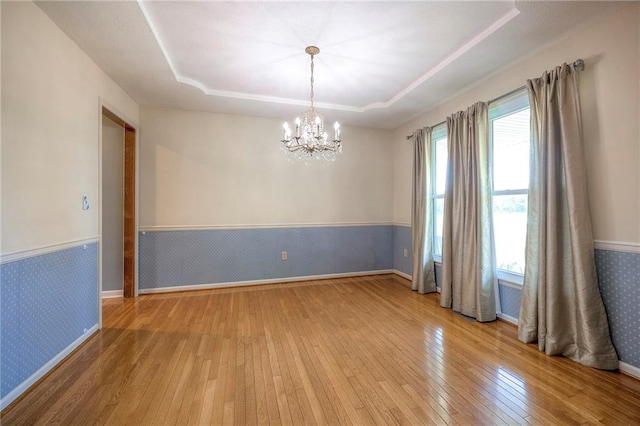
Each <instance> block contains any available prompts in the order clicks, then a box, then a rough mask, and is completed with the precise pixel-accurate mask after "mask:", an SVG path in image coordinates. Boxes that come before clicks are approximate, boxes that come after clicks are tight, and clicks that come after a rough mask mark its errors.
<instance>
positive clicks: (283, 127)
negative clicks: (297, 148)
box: [282, 121, 289, 141]
mask: <svg viewBox="0 0 640 426" xmlns="http://www.w3.org/2000/svg"><path fill="white" fill-rule="evenodd" d="M287 130H289V123H287V122H286V121H285V122H284V124H283V125H282V132H283V139H284V140H285V141H286V140H287Z"/></svg>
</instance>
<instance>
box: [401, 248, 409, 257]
mask: <svg viewBox="0 0 640 426" xmlns="http://www.w3.org/2000/svg"><path fill="white" fill-rule="evenodd" d="M402 255H403V256H404V257H409V250H407V249H404V250H402Z"/></svg>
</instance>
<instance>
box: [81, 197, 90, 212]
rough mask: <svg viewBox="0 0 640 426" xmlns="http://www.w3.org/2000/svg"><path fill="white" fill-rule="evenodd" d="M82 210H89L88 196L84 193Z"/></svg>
mask: <svg viewBox="0 0 640 426" xmlns="http://www.w3.org/2000/svg"><path fill="white" fill-rule="evenodd" d="M82 210H89V196H88V195H86V194H85V195H83V196H82Z"/></svg>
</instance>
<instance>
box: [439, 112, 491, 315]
mask: <svg viewBox="0 0 640 426" xmlns="http://www.w3.org/2000/svg"><path fill="white" fill-rule="evenodd" d="M447 131H448V136H449V143H448V147H449V148H448V152H449V166H448V168H447V184H446V185H447V186H446V191H445V197H444V229H443V247H442V284H441V291H442V293H441V295H440V305H441V306H443V307H446V308H453V310H454V311H456V312H460V313H462V314H464V315H467V316H470V317H473V318H476V319H477V320H478V321H482V322H484V321H493V320H495V319H496V300H495V291H496V290H495V287H496V267H495V259H494V253H495V249H494V243H493V230H492V217H491V175H490V171H489V170H490V169H489V166H490V165H489V153H490V151H489V117H488V112H487V104H486V103H484V102H478V103H477V104H475V105H472V106H471V107H469V108H468V109H467V111H466V112H465V111H460V112H458V113H456V114H454V115H452V116H451V117H448V118H447Z"/></svg>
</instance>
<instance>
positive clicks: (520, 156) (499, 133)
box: [492, 108, 530, 191]
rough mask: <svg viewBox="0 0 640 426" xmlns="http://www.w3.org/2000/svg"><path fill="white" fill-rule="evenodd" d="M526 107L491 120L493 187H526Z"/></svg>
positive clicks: (527, 110)
mask: <svg viewBox="0 0 640 426" xmlns="http://www.w3.org/2000/svg"><path fill="white" fill-rule="evenodd" d="M529 121H530V110H529V108H527V109H524V110H522V111H518V112H516V113H514V114H509V115H505V116H503V117H501V118H498V119H496V120H493V121H492V125H493V127H492V131H493V190H494V191H503V190H508V189H527V188H528V187H529V143H530V137H529V132H530V127H529Z"/></svg>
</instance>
